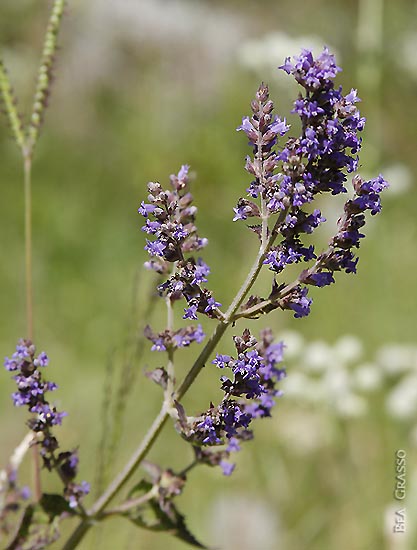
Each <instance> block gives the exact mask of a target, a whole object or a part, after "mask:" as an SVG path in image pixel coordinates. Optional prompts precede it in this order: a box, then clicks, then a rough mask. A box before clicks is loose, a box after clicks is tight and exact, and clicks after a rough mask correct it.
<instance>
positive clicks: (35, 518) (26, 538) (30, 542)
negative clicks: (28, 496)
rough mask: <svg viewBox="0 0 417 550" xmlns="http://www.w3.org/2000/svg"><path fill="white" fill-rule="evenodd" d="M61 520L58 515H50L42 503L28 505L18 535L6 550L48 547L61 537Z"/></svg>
mask: <svg viewBox="0 0 417 550" xmlns="http://www.w3.org/2000/svg"><path fill="white" fill-rule="evenodd" d="M47 496H48V495H47ZM51 496H56V495H51ZM59 520H60V517H59V516H58V515H54V516H52V517H51V516H49V515H48V514H47V513H46V512H45V510H44V509H43V508H42V506H41V505H40V504H36V505H34V504H30V505H29V506H27V507H26V509H25V511H24V513H23V515H22V518H21V521H20V524H19V527H18V530H17V532H16V535H15V536H14V537H13V540H12V541H11V542H10V544H9V546H7V548H6V550H42V549H43V548H47V547H48V546H49V545H51V544H52V543H53V542H55V541H56V540H57V539H58V538H59V530H58V524H59Z"/></svg>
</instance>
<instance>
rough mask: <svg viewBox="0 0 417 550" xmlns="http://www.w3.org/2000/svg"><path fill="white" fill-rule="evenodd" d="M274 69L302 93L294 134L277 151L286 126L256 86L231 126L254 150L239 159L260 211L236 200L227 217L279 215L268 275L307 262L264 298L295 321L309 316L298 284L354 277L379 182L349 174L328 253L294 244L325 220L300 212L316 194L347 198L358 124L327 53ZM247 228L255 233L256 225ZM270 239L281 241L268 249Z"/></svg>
mask: <svg viewBox="0 0 417 550" xmlns="http://www.w3.org/2000/svg"><path fill="white" fill-rule="evenodd" d="M280 68H281V69H283V70H284V71H286V72H287V73H288V74H291V75H292V76H293V77H294V78H295V80H296V81H297V82H298V83H299V84H300V85H301V86H302V88H303V89H304V94H301V93H300V95H299V97H298V99H297V100H296V101H295V103H294V109H293V111H292V113H295V114H297V115H298V116H299V118H300V121H301V135H300V136H299V137H297V138H294V137H289V138H288V139H287V141H286V143H285V144H284V145H283V146H282V147H278V139H279V137H280V136H283V135H284V134H286V133H287V132H288V130H289V126H288V125H287V124H286V121H285V119H284V120H281V119H279V118H277V117H276V116H273V115H272V112H273V103H272V101H271V100H270V99H269V92H268V88H267V86H266V85H264V84H261V86H260V88H259V90H258V92H257V94H256V98H255V100H254V101H253V102H252V111H253V115H252V117H251V119H249V118H248V117H245V118H244V119H243V122H242V125H241V126H239V128H238V130H242V131H244V132H245V133H246V135H247V136H248V138H249V140H250V145H252V146H253V149H254V157H253V158H251V157H247V159H246V170H247V171H248V172H249V173H250V174H252V175H254V176H255V179H254V181H252V183H251V184H250V187H249V189H248V193H249V195H250V196H251V197H252V198H260V203H261V207H260V208H259V207H258V205H257V204H255V203H253V202H251V201H248V200H246V199H240V200H239V203H238V207H237V208H235V209H234V210H235V214H236V215H235V218H234V219H235V220H237V219H246V218H248V217H261V218H262V219H263V223H265V219H267V218H268V217H269V216H271V215H273V214H278V213H279V217H278V220H277V221H276V224H275V226H274V229H273V230H272V231H271V230H269V229H268V231H267V234H268V235H270V241H269V246H268V247H267V248H266V253H265V259H264V264H265V265H268V266H269V268H270V269H271V270H272V271H273V272H274V274H275V275H278V274H280V273H281V272H282V271H283V270H284V269H285V267H286V266H287V265H289V264H295V263H299V262H310V261H311V260H315V264H314V266H313V267H312V268H310V269H309V270H305V271H304V272H303V273H302V275H301V277H300V278H299V280H298V281H297V284H292V285H290V287H289V288H288V287H286V286H285V285H283V286H282V287H281V288H279V289H278V291H277V292H274V289H273V293H272V295H271V299H272V298H273V301H274V303H275V305H276V307H281V308H282V309H292V310H293V311H294V315H295V317H303V316H305V315H308V314H309V312H310V305H311V299H310V298H308V296H307V292H308V290H307V287H305V286H302V285H301V284H298V283H304V284H306V285H314V286H318V287H322V286H326V285H329V284H331V283H333V282H334V278H333V272H334V271H340V270H343V271H346V272H347V273H355V272H356V264H357V261H358V260H357V258H355V255H354V253H353V252H352V249H353V248H357V247H359V239H361V238H362V237H363V236H364V235H363V234H362V233H360V232H359V229H360V228H361V227H362V226H363V225H364V224H365V218H364V215H363V212H365V210H370V211H371V214H376V213H378V212H379V211H380V209H381V206H380V198H379V194H380V192H381V191H382V190H383V189H384V188H385V187H386V186H387V183H386V182H385V181H384V179H383V178H382V176H379V177H378V178H376V179H373V180H370V181H366V182H365V181H363V180H362V179H361V178H360V177H359V176H355V178H354V179H353V187H354V191H355V195H354V197H353V199H351V200H348V201H347V202H346V205H345V214H344V216H343V217H342V218H341V220H340V221H339V224H338V233H337V235H336V236H335V237H334V238H333V239H332V241H331V242H330V244H329V249H328V250H327V251H326V252H324V253H322V254H320V255H319V256H317V254H316V253H315V249H314V246H313V245H309V246H305V245H304V244H303V243H302V241H301V235H302V234H311V233H312V232H313V231H314V230H315V229H316V228H317V227H318V226H319V225H320V224H321V223H323V222H325V221H326V220H325V218H324V217H323V215H322V213H321V211H320V210H319V209H314V210H313V212H308V211H306V210H305V207H306V206H307V205H308V204H309V203H311V202H312V201H313V200H314V198H315V196H316V195H318V194H322V193H326V192H330V193H331V194H332V195H337V194H340V193H346V192H347V190H346V188H345V186H344V184H345V182H346V181H347V174H348V173H350V172H354V171H356V169H357V166H358V160H359V159H358V152H359V150H360V147H361V139H360V138H359V136H358V134H359V132H360V131H361V130H363V128H364V124H365V119H364V118H362V117H361V116H360V113H359V110H358V108H357V107H356V103H357V102H358V101H360V100H359V98H358V97H357V92H356V90H351V91H350V92H349V93H348V94H347V95H343V93H342V89H341V88H338V89H337V88H335V87H334V83H333V79H334V78H335V76H336V75H337V73H338V72H339V71H340V70H341V69H340V68H339V67H338V66H337V65H336V63H335V59H334V56H333V55H331V54H330V53H329V51H328V50H327V48H325V49H324V51H323V52H322V53H321V55H320V56H318V57H317V58H316V59H314V58H313V55H312V53H311V52H310V51H308V50H303V51H302V52H301V55H300V56H298V57H295V58H294V62H291V59H290V58H287V59H286V60H285V64H284V65H282V66H281V67H280ZM251 229H253V230H255V231H256V232H257V233H258V234H259V235H261V231H262V230H261V226H259V225H255V226H252V227H251ZM278 236H279V237H280V239H281V240H280V242H279V243H278V244H274V240H275V237H278Z"/></svg>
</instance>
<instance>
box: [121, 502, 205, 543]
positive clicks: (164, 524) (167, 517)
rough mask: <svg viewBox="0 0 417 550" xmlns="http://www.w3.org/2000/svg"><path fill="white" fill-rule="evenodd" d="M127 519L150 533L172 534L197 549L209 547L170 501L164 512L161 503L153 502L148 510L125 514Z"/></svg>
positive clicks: (137, 510) (143, 509) (148, 506)
mask: <svg viewBox="0 0 417 550" xmlns="http://www.w3.org/2000/svg"><path fill="white" fill-rule="evenodd" d="M125 517H127V518H128V519H129V520H130V521H131V522H132V523H134V524H135V525H137V526H138V527H142V528H145V529H148V530H150V531H156V532H166V533H170V534H171V535H173V536H174V537H177V538H179V539H180V540H182V541H184V542H186V543H188V544H190V545H191V546H194V547H195V548H203V549H207V546H204V545H203V544H201V543H200V542H199V541H198V540H197V539H196V538H195V537H194V535H193V534H192V533H191V532H190V531H189V530H188V528H187V526H186V524H185V517H184V516H183V515H182V514H181V513H180V512H179V511H178V510H177V508H176V507H175V506H174V504H173V503H172V502H170V501H168V502H166V503H165V509H164V510H162V509H161V507H160V506H159V503H158V502H157V501H156V500H152V501H150V502H149V504H148V505H147V506H146V508H142V509H136V510H134V511H131V512H129V513H128V514H125Z"/></svg>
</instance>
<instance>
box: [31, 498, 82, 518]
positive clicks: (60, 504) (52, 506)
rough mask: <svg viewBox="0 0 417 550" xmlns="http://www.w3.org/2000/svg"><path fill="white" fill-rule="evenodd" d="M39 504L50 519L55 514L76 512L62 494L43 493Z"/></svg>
mask: <svg viewBox="0 0 417 550" xmlns="http://www.w3.org/2000/svg"><path fill="white" fill-rule="evenodd" d="M39 504H40V506H41V508H42V510H43V511H44V512H45V513H46V514H47V515H48V518H49V520H50V521H52V519H53V518H54V517H55V516H60V515H61V514H63V513H67V514H71V515H74V514H75V511H74V510H73V509H72V508H71V507H70V505H69V503H68V501H66V500H65V498H64V497H63V496H62V495H50V494H43V495H42V498H41V500H40V501H39Z"/></svg>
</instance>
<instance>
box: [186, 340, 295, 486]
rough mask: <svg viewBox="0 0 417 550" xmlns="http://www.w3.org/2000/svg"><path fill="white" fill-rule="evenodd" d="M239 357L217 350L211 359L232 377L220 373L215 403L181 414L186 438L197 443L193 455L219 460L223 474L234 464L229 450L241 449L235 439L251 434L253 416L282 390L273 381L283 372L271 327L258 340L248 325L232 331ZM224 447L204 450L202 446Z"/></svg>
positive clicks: (280, 351) (212, 461)
mask: <svg viewBox="0 0 417 550" xmlns="http://www.w3.org/2000/svg"><path fill="white" fill-rule="evenodd" d="M234 343H235V347H236V351H237V357H236V358H233V357H231V356H229V355H221V354H217V355H216V358H215V359H214V360H213V361H212V363H213V364H214V365H217V367H219V368H220V369H225V370H228V371H229V372H230V374H231V376H230V377H229V376H222V377H221V382H222V386H221V387H222V390H223V392H224V397H223V399H222V401H221V403H220V404H219V405H218V406H214V405H213V404H212V405H211V407H210V408H209V409H208V410H207V411H206V412H205V413H203V414H202V415H200V416H199V417H198V418H195V419H188V418H186V417H185V416H184V415H181V414H180V427H181V431H182V433H183V435H184V437H185V438H186V439H187V440H188V441H191V442H192V444H193V445H194V446H195V450H196V455H197V459H198V460H199V461H200V462H205V463H209V464H211V465H217V464H220V466H221V467H222V469H223V472H224V474H225V475H230V474H231V473H232V471H233V468H234V465H233V464H231V463H229V462H227V461H226V460H225V459H226V458H228V456H229V454H230V453H231V452H233V451H238V450H239V449H240V446H239V442H241V441H245V440H248V439H251V438H252V431H251V430H250V429H249V426H250V424H251V422H252V420H253V419H255V418H260V417H266V416H270V415H271V408H272V407H273V405H274V403H275V399H276V398H277V397H279V396H280V395H281V392H280V391H279V390H277V388H276V383H277V382H278V381H280V380H281V379H282V378H283V377H284V376H285V370H284V368H282V366H278V365H279V364H280V363H281V362H282V357H283V348H284V345H283V343H282V342H280V343H273V336H272V333H271V331H270V330H269V329H266V330H263V331H262V332H261V335H260V340H259V342H258V341H257V340H256V339H255V338H254V337H253V336H252V335H251V333H250V332H249V330H248V329H246V330H245V331H244V332H243V335H242V336H241V337H239V336H235V337H234ZM212 446H216V447H217V446H223V447H222V448H220V449H216V450H215V451H213V450H208V449H206V447H212Z"/></svg>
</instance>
